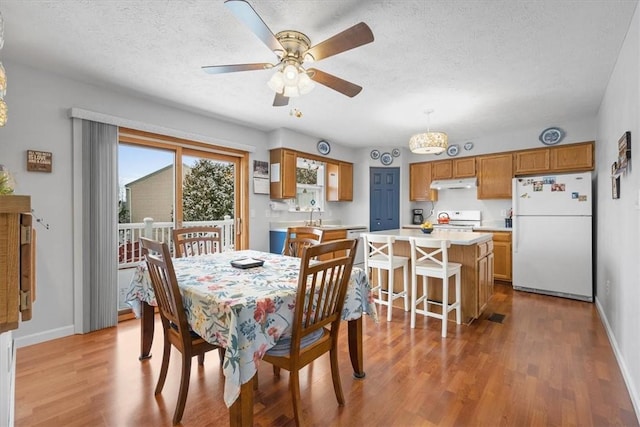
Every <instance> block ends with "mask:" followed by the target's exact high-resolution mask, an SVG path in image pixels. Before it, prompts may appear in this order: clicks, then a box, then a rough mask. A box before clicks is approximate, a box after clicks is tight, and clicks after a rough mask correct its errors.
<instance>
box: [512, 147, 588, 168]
mask: <svg viewBox="0 0 640 427" xmlns="http://www.w3.org/2000/svg"><path fill="white" fill-rule="evenodd" d="M593 149H594V147H593V142H592V141H590V142H582V143H579V144H569V145H561V146H558V147H549V148H535V149H532V150H522V151H516V152H515V153H514V169H515V174H516V175H533V174H538V173H554V172H584V171H589V170H593V169H594V167H595V163H594V161H593V159H594V157H593Z"/></svg>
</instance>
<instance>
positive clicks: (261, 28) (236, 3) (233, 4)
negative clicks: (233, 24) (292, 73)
mask: <svg viewBox="0 0 640 427" xmlns="http://www.w3.org/2000/svg"><path fill="white" fill-rule="evenodd" d="M224 5H225V6H227V8H228V9H229V10H230V11H231V13H233V14H234V15H235V17H236V18H237V19H238V20H239V21H241V22H242V23H244V24H245V25H246V26H247V27H249V29H250V30H251V31H253V33H254V34H255V35H256V36H258V38H259V39H260V40H262V43H264V44H266V45H267V47H268V48H269V49H271V51H276V50H281V51H284V50H285V49H284V48H283V47H282V45H281V44H280V42H279V41H278V39H276V36H274V35H273V33H272V32H271V30H270V29H269V27H267V24H265V23H264V21H263V20H262V18H260V15H258V13H257V12H256V11H255V10H254V9H253V8H252V7H251V5H250V4H249V3H247V2H246V1H244V0H227V1H225V2H224Z"/></svg>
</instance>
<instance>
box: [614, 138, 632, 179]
mask: <svg viewBox="0 0 640 427" xmlns="http://www.w3.org/2000/svg"><path fill="white" fill-rule="evenodd" d="M630 162H631V132H630V131H626V132H625V133H624V134H623V135H622V136H621V137H620V139H619V140H618V162H617V163H618V166H617V167H618V170H617V174H618V175H619V174H620V173H624V172H626V171H627V170H628V169H629V168H630V166H631V165H630Z"/></svg>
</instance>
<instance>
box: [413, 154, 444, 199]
mask: <svg viewBox="0 0 640 427" xmlns="http://www.w3.org/2000/svg"><path fill="white" fill-rule="evenodd" d="M431 165H432V162H422V163H411V164H410V165H409V200H411V201H433V202H435V201H436V200H438V191H437V190H432V189H431Z"/></svg>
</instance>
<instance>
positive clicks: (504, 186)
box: [477, 153, 513, 199]
mask: <svg viewBox="0 0 640 427" xmlns="http://www.w3.org/2000/svg"><path fill="white" fill-rule="evenodd" d="M477 159H478V199H511V180H512V178H513V160H512V155H511V153H505V154H495V155H491V156H480V157H478V158H477Z"/></svg>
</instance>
